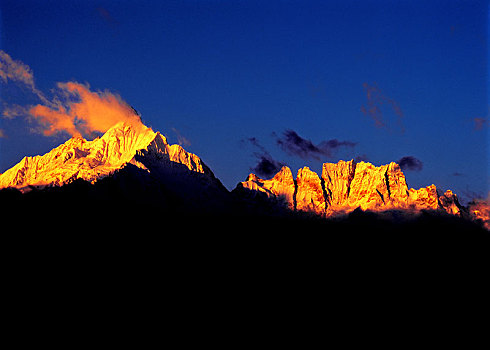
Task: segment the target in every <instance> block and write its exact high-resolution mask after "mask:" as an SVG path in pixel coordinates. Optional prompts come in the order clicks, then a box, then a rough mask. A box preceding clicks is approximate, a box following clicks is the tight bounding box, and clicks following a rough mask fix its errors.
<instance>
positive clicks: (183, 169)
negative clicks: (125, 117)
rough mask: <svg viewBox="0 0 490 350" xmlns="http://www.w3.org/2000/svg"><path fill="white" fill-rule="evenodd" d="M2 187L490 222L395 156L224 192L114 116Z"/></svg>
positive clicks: (244, 211)
mask: <svg viewBox="0 0 490 350" xmlns="http://www.w3.org/2000/svg"><path fill="white" fill-rule="evenodd" d="M0 189H3V190H1V191H0V194H1V196H0V202H2V205H3V206H4V207H12V206H15V205H14V203H17V204H18V206H19V208H20V209H18V210H20V211H22V210H24V209H25V208H24V209H23V207H29V205H31V206H30V209H32V210H41V208H39V207H40V206H43V205H42V204H41V203H48V202H49V203H50V204H49V205H48V204H46V205H47V206H48V207H49V206H54V207H56V206H60V205H67V206H68V207H71V208H73V210H75V207H76V206H77V201H78V203H82V202H83V203H84V204H83V208H85V209H87V208H94V207H97V208H99V209H101V210H103V208H107V207H109V208H114V207H117V208H118V209H122V208H125V210H127V212H131V211H132V209H130V208H134V207H136V208H139V207H141V208H143V207H151V208H153V210H154V211H153V212H154V213H159V212H160V213H164V212H167V213H170V212H172V213H179V214H182V213H194V214H195V213H198V214H206V215H208V214H209V215H210V214H212V215H216V214H217V213H218V214H219V215H225V216H230V215H231V216H236V215H240V216H243V215H253V216H260V217H298V216H300V217H301V218H305V217H306V218H314V219H316V220H318V219H324V218H345V217H346V216H347V217H352V215H356V213H357V214H359V213H379V214H380V215H383V213H398V214H397V215H398V216H400V215H402V216H403V217H406V216H409V215H415V214H420V213H422V212H424V213H425V212H431V213H434V214H437V215H444V217H445V218H447V217H449V216H451V217H457V218H462V219H464V220H466V221H477V222H480V223H483V224H484V225H487V228H488V224H489V221H488V220H489V217H488V215H489V213H488V207H484V206H483V207H482V206H481V205H480V206H479V207H471V208H470V207H464V206H462V205H461V204H460V203H459V201H458V197H457V195H456V194H454V193H453V192H452V191H450V190H448V191H446V192H444V193H439V191H438V189H437V188H436V186H435V185H430V186H427V187H424V188H420V189H413V188H408V186H407V183H406V179H405V175H404V174H403V172H402V170H401V169H400V166H399V165H398V164H396V163H394V162H392V163H390V164H387V165H382V166H374V165H373V164H371V163H366V162H359V163H357V162H355V161H354V160H350V161H342V160H341V161H339V162H338V163H324V164H323V168H322V174H321V176H319V175H318V174H317V173H315V172H313V171H311V170H310V169H309V168H308V167H304V168H302V169H299V170H298V173H297V175H296V178H294V177H293V174H292V172H291V170H290V169H289V168H288V167H286V166H284V167H282V169H281V170H280V171H279V172H278V173H277V174H276V175H275V176H274V177H273V178H272V179H261V178H259V177H258V176H256V175H255V174H250V175H249V176H248V177H247V178H246V180H245V181H243V182H240V183H239V184H238V185H237V186H236V188H235V189H234V190H233V191H231V192H230V191H228V190H227V189H226V188H225V187H224V186H223V185H222V183H221V182H220V181H219V179H217V178H216V177H215V175H214V174H213V172H212V171H211V169H210V168H209V167H208V166H207V165H206V164H205V163H204V162H203V161H202V160H201V158H199V157H198V156H197V155H195V154H192V153H190V152H187V151H186V150H185V149H184V148H182V147H181V146H180V145H177V144H174V145H170V144H169V143H168V142H167V139H166V138H165V136H163V135H162V134H160V133H159V132H154V131H153V130H152V129H151V128H148V127H146V126H145V125H143V124H142V123H127V122H126V123H125V122H120V123H118V124H116V125H114V126H113V127H111V128H110V129H109V130H107V131H106V132H105V133H104V134H103V135H102V136H101V137H98V138H96V139H94V140H92V141H87V140H85V139H84V138H82V137H79V136H78V137H72V138H70V139H69V140H67V141H66V142H65V143H63V144H61V145H60V146H58V147H56V148H54V149H52V150H51V151H50V152H48V153H46V154H44V155H42V156H34V157H24V158H23V159H22V160H21V161H20V162H19V163H17V164H16V165H14V166H13V167H12V168H10V169H8V170H6V171H5V172H4V173H3V174H0ZM32 198H42V201H41V200H33V199H32ZM34 202H35V203H36V205H32V203H34ZM19 203H20V204H19ZM68 203H70V204H68ZM22 206H23V207H22ZM79 207H80V208H82V206H81V205H80V206H79ZM18 210H16V211H18ZM77 210H78V208H77ZM11 211H12V210H11ZM400 213H401V214H400ZM157 215H159V214H157ZM392 216H393V215H390V217H392Z"/></svg>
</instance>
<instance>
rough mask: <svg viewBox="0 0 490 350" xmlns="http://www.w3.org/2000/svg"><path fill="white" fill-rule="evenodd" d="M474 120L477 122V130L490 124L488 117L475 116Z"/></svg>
mask: <svg viewBox="0 0 490 350" xmlns="http://www.w3.org/2000/svg"><path fill="white" fill-rule="evenodd" d="M473 122H474V123H475V130H483V129H484V128H485V127H487V126H490V120H489V119H487V118H473Z"/></svg>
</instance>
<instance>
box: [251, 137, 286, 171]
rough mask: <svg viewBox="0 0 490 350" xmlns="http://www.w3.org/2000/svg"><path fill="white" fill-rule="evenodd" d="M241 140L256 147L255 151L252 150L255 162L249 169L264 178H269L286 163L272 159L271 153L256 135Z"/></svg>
mask: <svg viewBox="0 0 490 350" xmlns="http://www.w3.org/2000/svg"><path fill="white" fill-rule="evenodd" d="M242 142H248V143H250V144H251V145H252V146H254V147H255V148H256V149H257V151H255V152H253V156H254V157H255V158H257V164H256V165H255V166H254V167H252V168H250V171H252V172H253V173H255V174H257V175H259V176H262V177H265V178H271V177H273V176H274V175H275V174H277V172H278V171H279V170H281V168H282V167H283V166H285V165H286V164H284V163H282V162H279V161H277V160H275V159H273V158H272V156H271V154H270V153H269V152H268V151H267V150H266V149H265V147H264V146H262V145H261V144H260V142H259V140H257V138H256V137H250V138H248V139H245V140H242Z"/></svg>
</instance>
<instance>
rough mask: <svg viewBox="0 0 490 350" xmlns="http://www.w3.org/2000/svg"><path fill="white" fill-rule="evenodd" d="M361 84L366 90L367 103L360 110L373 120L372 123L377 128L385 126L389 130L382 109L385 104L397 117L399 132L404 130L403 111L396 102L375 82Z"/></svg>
mask: <svg viewBox="0 0 490 350" xmlns="http://www.w3.org/2000/svg"><path fill="white" fill-rule="evenodd" d="M362 86H363V87H364V90H365V92H366V98H367V103H366V105H363V106H361V112H362V113H364V114H365V115H367V116H368V117H370V118H371V119H372V120H374V125H375V126H376V127H377V128H386V129H388V130H391V128H390V127H389V126H388V125H387V124H386V121H385V118H384V114H383V111H384V112H386V109H384V106H385V105H388V106H389V107H391V111H392V112H393V113H394V114H395V115H396V117H397V121H396V122H397V124H398V128H399V129H400V132H402V133H403V132H405V127H404V126H403V116H404V115H403V111H402V110H401V108H400V106H399V105H398V102H396V101H395V100H393V99H392V98H390V97H389V96H387V95H385V94H384V93H383V92H382V91H381V89H380V88H379V87H378V85H377V84H376V83H373V85H369V84H368V83H363V84H362ZM385 114H386V113H385Z"/></svg>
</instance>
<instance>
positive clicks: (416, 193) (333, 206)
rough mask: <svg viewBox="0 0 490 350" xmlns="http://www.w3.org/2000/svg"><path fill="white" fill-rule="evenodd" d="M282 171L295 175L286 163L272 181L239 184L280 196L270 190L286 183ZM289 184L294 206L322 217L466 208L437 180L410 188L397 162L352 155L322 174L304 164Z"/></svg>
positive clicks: (253, 177)
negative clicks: (441, 190)
mask: <svg viewBox="0 0 490 350" xmlns="http://www.w3.org/2000/svg"><path fill="white" fill-rule="evenodd" d="M283 174H291V171H290V170H289V169H288V168H286V167H283V168H282V169H281V171H280V172H279V173H278V175H276V176H274V178H272V179H271V180H262V179H260V178H258V177H257V176H256V175H254V174H251V175H250V176H249V177H248V178H247V181H245V182H242V183H241V184H240V186H243V187H244V188H248V189H250V190H254V191H262V192H267V193H268V196H269V197H273V196H277V194H276V193H278V192H277V191H271V189H272V188H279V187H281V188H282V187H283V186H284V182H283V181H284V180H283V179H284V176H283ZM287 184H288V193H289V196H288V197H287V198H288V205H289V207H290V208H293V209H294V210H298V211H305V212H312V213H315V214H320V215H323V216H332V215H335V214H339V213H348V212H351V211H353V210H354V209H356V208H361V209H362V210H371V211H384V210H391V209H403V210H421V209H433V210H436V209H440V210H444V211H446V212H448V213H450V214H454V215H461V212H462V209H463V208H462V207H461V205H460V204H459V202H458V200H457V197H456V196H455V195H454V194H453V193H452V192H451V191H447V192H446V193H444V194H443V195H442V196H438V194H437V189H436V186H434V185H431V186H428V187H425V188H421V189H418V190H415V189H413V188H410V189H409V188H408V186H407V183H406V180H405V175H404V174H403V172H402V171H401V169H400V166H399V165H398V164H396V163H393V162H392V163H390V164H387V165H382V166H379V167H376V166H374V165H373V164H371V163H366V162H360V163H356V162H354V161H353V160H351V161H348V162H346V161H342V160H341V161H339V162H338V163H336V164H334V163H325V164H323V168H322V177H321V179H320V178H319V177H318V175H317V174H316V173H314V172H312V171H311V170H310V169H308V168H307V167H305V168H303V169H300V170H299V171H298V174H297V177H296V180H294V179H292V176H290V175H289V176H288V177H287ZM293 186H294V190H293ZM291 193H293V194H294V196H293V198H291V196H290V194H291Z"/></svg>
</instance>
